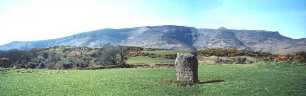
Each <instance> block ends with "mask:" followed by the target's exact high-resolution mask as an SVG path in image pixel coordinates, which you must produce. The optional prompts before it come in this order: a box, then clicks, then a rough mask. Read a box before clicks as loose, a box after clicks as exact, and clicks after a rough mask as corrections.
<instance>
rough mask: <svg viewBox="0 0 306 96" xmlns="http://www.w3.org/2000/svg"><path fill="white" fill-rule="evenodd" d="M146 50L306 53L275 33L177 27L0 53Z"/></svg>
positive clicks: (305, 47)
mask: <svg viewBox="0 0 306 96" xmlns="http://www.w3.org/2000/svg"><path fill="white" fill-rule="evenodd" d="M108 43H110V44H114V45H124V46H138V47H146V48H165V49H186V48H187V49H190V48H237V49H246V50H252V51H261V52H270V53H275V54H289V53H293V52H299V51H306V39H305V38H302V39H292V38H289V37H285V36H283V35H281V34H279V32H277V31H265V30H235V29H226V28H224V27H221V28H219V29H206V28H195V27H185V26H177V25H161V26H142V27H132V28H121V29H111V28H107V29H100V30H95V31H89V32H83V33H78V34H75V35H71V36H66V37H61V38H57V39H49V40H39V41H24V42H22V41H15V42H11V43H8V44H5V45H1V46H0V50H10V49H20V50H29V49H32V48H47V47H53V46H62V45H65V46H67V45H68V46H78V47H80V46H81V47H82V46H84V47H101V46H103V45H105V44H108Z"/></svg>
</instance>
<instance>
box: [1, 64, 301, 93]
mask: <svg viewBox="0 0 306 96" xmlns="http://www.w3.org/2000/svg"><path fill="white" fill-rule="evenodd" d="M305 77H306V68H305V66H300V65H288V64H282V65H281V64H249V65H247V64H245V65H200V66H199V79H200V81H201V82H203V83H200V84H197V85H195V86H191V87H178V86H177V85H176V84H175V70H174V69H171V68H121V69H103V70H45V69H35V70H31V71H30V72H27V71H25V72H24V70H23V71H20V70H9V71H7V72H5V73H2V74H0V96H46V95H48V96H305V95H306V90H305V84H306V83H305V81H306V80H305V79H306V78H305ZM218 80H223V81H222V82H209V81H218Z"/></svg>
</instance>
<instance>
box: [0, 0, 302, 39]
mask: <svg viewBox="0 0 306 96" xmlns="http://www.w3.org/2000/svg"><path fill="white" fill-rule="evenodd" d="M170 24H173V25H185V26H192V27H197V28H218V27H221V26H224V27H226V28H232V29H252V30H254V29H257V30H271V31H279V32H280V33H281V34H282V35H285V36H288V37H291V38H306V0H0V26H1V27H0V34H2V35H1V36H0V44H5V43H8V42H11V41H32V40H43V39H52V38H58V37H63V36H68V35H72V34H76V33H80V32H86V31H90V30H96V29H101V28H125V27H135V26H153V25H170Z"/></svg>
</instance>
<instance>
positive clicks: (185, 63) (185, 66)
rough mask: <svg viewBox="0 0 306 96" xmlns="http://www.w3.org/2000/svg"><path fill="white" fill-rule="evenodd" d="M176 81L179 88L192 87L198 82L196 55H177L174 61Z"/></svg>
mask: <svg viewBox="0 0 306 96" xmlns="http://www.w3.org/2000/svg"><path fill="white" fill-rule="evenodd" d="M175 69H176V80H177V81H178V82H179V84H180V85H181V86H187V85H190V86H191V85H193V84H195V83H197V82H198V81H199V80H198V59H197V56H196V55H186V54H185V55H184V54H179V53H178V54H177V57H176V60H175Z"/></svg>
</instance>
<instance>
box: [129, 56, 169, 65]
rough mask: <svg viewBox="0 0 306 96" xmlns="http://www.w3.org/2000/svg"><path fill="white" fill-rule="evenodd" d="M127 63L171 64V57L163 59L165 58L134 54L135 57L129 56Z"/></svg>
mask: <svg viewBox="0 0 306 96" xmlns="http://www.w3.org/2000/svg"><path fill="white" fill-rule="evenodd" d="M127 63H128V64H149V65H153V64H173V63H174V60H173V59H165V58H159V57H157V58H150V57H146V56H136V57H129V58H128V61H127Z"/></svg>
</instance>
